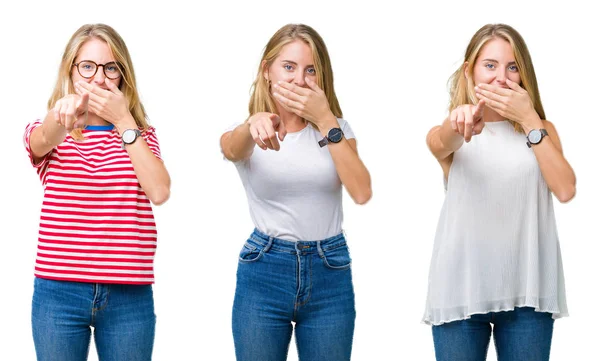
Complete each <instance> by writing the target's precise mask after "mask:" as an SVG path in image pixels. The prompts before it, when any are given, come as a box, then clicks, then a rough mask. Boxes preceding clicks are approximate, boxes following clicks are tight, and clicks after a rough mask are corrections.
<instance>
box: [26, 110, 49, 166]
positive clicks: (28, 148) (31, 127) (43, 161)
mask: <svg viewBox="0 0 600 361" xmlns="http://www.w3.org/2000/svg"><path fill="white" fill-rule="evenodd" d="M40 125H42V122H41V121H40V120H39V119H38V120H36V121H34V122H31V123H29V124H27V126H26V127H25V134H24V135H23V145H24V146H25V150H26V151H27V155H28V156H29V161H30V162H31V165H32V166H33V167H34V168H37V169H38V172H39V173H42V172H44V170H45V169H46V167H47V166H48V161H49V160H50V153H52V152H48V154H46V155H45V156H44V157H43V158H42V159H41V161H39V162H38V163H35V160H34V159H33V153H32V152H31V133H33V131H34V130H35V129H36V128H37V127H39V126H40Z"/></svg>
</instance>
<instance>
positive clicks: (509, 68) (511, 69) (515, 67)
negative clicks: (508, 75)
mask: <svg viewBox="0 0 600 361" xmlns="http://www.w3.org/2000/svg"><path fill="white" fill-rule="evenodd" d="M508 70H509V71H512V72H517V71H519V68H517V66H516V65H511V66H509V67H508Z"/></svg>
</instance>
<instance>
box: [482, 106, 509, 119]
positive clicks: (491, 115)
mask: <svg viewBox="0 0 600 361" xmlns="http://www.w3.org/2000/svg"><path fill="white" fill-rule="evenodd" d="M504 120H506V118H505V117H503V116H501V115H500V114H498V113H497V112H496V111H494V110H492V109H490V108H484V109H483V121H484V122H486V123H491V122H501V121H504Z"/></svg>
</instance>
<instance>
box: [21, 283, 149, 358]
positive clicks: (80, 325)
mask: <svg viewBox="0 0 600 361" xmlns="http://www.w3.org/2000/svg"><path fill="white" fill-rule="evenodd" d="M32 304H33V305H32V312H31V321H32V326H33V341H34V343H35V351H36V354H37V359H38V361H58V360H60V361H84V360H87V356H88V349H89V345H90V337H91V329H90V326H93V327H94V340H95V341H96V349H97V351H98V358H99V360H100V361H117V360H119V361H124V360H127V361H148V360H150V359H151V358H152V347H153V344H154V326H155V323H156V316H155V315H154V300H153V296H152V286H151V285H121V284H101V283H84V282H70V281H53V280H48V279H43V278H37V277H36V279H35V282H34V292H33V302H32Z"/></svg>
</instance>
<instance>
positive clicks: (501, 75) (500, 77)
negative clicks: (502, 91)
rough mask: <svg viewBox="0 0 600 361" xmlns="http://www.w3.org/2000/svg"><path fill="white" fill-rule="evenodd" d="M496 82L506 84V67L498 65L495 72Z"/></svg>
mask: <svg viewBox="0 0 600 361" xmlns="http://www.w3.org/2000/svg"><path fill="white" fill-rule="evenodd" d="M496 82H497V83H498V84H500V85H506V69H504V68H502V67H499V68H498V72H497V73H496Z"/></svg>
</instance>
